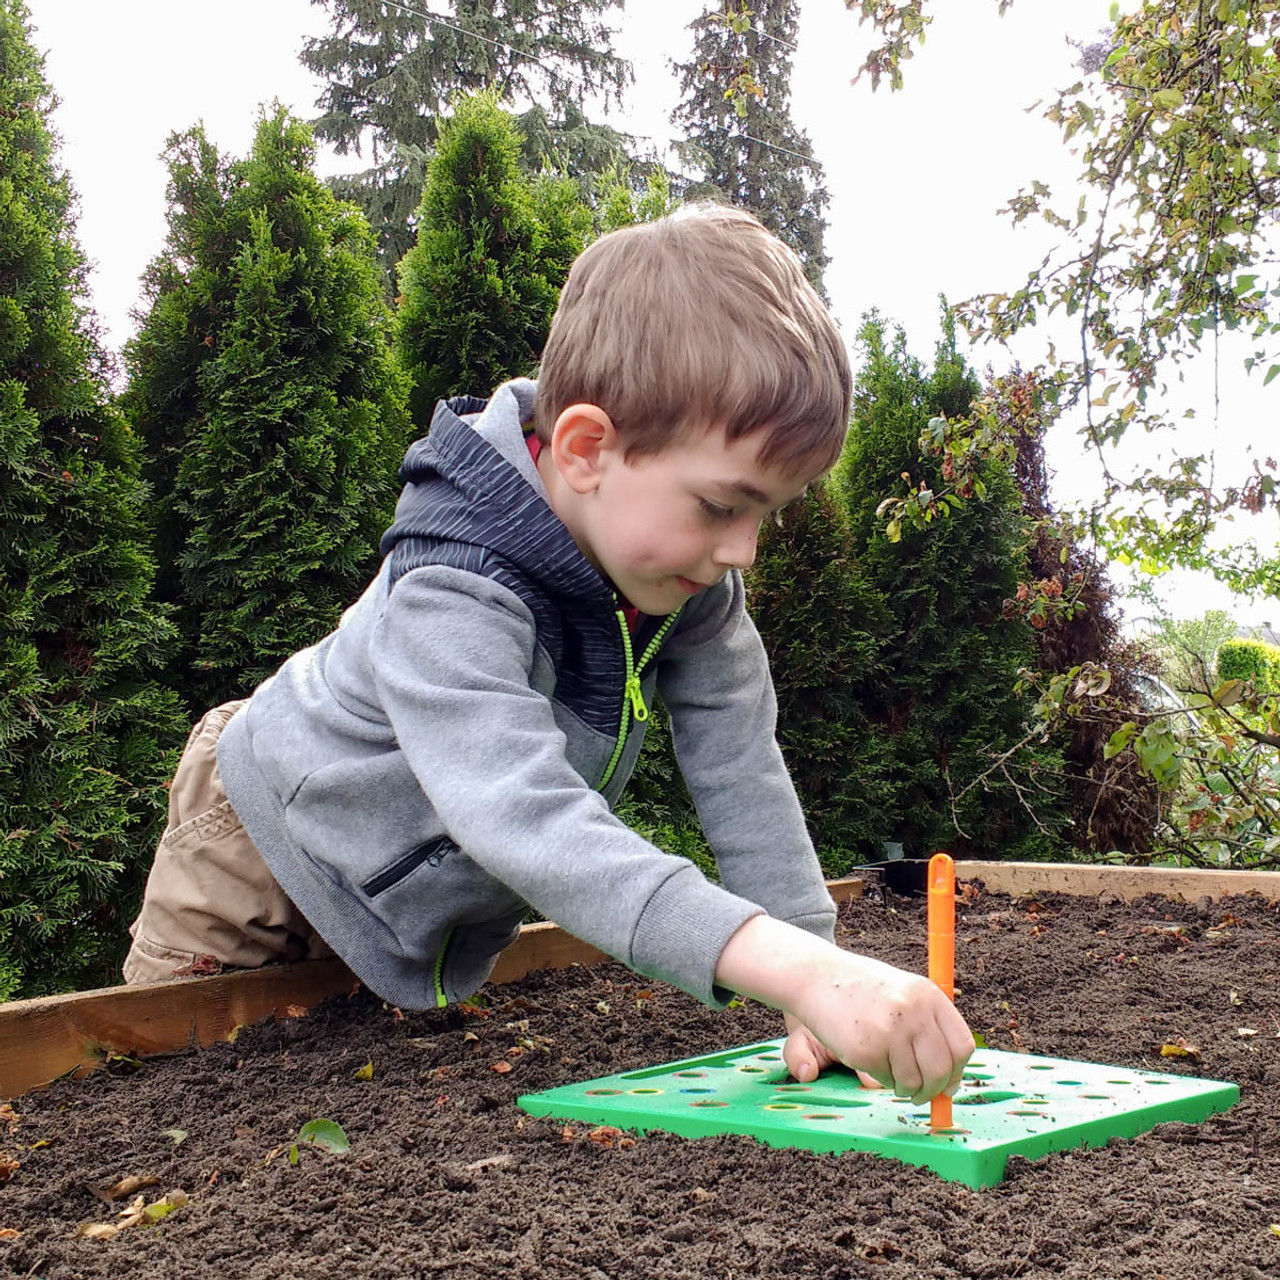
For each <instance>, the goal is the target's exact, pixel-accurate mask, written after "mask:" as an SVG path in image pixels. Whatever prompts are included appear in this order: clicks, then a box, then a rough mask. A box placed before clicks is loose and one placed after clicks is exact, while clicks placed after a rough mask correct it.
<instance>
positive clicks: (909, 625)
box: [836, 316, 1063, 857]
mask: <svg viewBox="0 0 1280 1280" xmlns="http://www.w3.org/2000/svg"><path fill="white" fill-rule="evenodd" d="M860 338H861V342H862V346H863V350H864V354H865V364H864V366H863V369H862V372H861V374H860V376H859V378H858V382H857V387H856V391H855V397H854V418H853V429H852V431H851V434H850V438H849V442H848V445H847V446H846V449H845V452H844V455H843V456H842V458H841V460H840V463H839V466H838V468H837V476H836V487H837V492H838V493H839V495H840V498H841V500H842V502H843V504H844V506H845V510H846V513H847V516H848V520H849V529H850V533H851V535H852V540H853V549H854V552H855V553H856V555H857V557H858V564H859V567H860V569H861V572H862V574H863V575H864V577H865V579H866V581H867V582H868V583H869V584H870V585H871V586H872V587H873V588H874V589H875V590H876V591H877V592H879V593H880V594H881V595H882V596H883V598H884V600H885V603H886V605H887V607H888V609H889V612H890V617H891V625H892V634H891V636H890V638H889V640H888V642H887V644H886V646H885V648H884V649H883V650H882V651H881V655H880V657H881V661H882V663H883V668H884V673H885V681H884V682H883V683H882V684H881V686H880V690H879V694H878V696H877V697H876V698H875V700H874V701H872V700H870V699H869V700H868V701H867V703H866V706H865V714H866V715H867V716H868V718H869V719H870V720H871V721H873V723H874V725H875V731H874V733H872V734H870V735H869V736H868V739H867V745H866V753H865V754H864V755H863V756H861V757H859V758H858V759H857V760H856V761H851V762H850V764H851V769H852V770H853V772H854V775H855V778H858V777H863V776H870V777H873V778H876V779H877V780H881V779H883V783H884V786H885V787H886V788H887V789H888V790H889V792H890V793H891V799H890V800H888V801H887V802H886V804H885V808H884V811H883V814H882V816H881V821H880V824H879V830H878V831H877V832H876V835H878V837H879V838H880V839H882V840H887V841H895V842H900V843H902V844H903V845H904V846H905V847H906V850H907V852H908V854H909V855H915V856H923V855H927V854H930V853H932V852H934V851H935V850H936V849H938V848H950V849H952V850H953V851H955V850H957V849H959V850H961V851H964V852H966V853H971V854H973V855H976V856H990V857H1011V856H1019V855H1020V856H1033V855H1037V856H1042V855H1043V854H1045V853H1047V852H1052V851H1056V850H1057V849H1058V848H1060V845H1059V841H1058V839H1057V837H1056V834H1055V833H1056V831H1057V830H1058V829H1059V828H1060V827H1061V826H1062V824H1063V815H1062V813H1061V811H1060V808H1059V801H1058V797H1057V796H1056V795H1054V794H1051V793H1050V792H1049V791H1047V790H1046V788H1047V787H1048V786H1049V785H1050V783H1051V780H1052V778H1053V776H1054V775H1056V774H1057V773H1058V772H1060V768H1061V764H1060V761H1059V760H1058V759H1057V757H1056V753H1055V752H1052V751H1050V750H1049V749H1047V748H1040V749H1039V750H1038V751H1037V750H1032V749H1031V748H1030V746H1024V747H1023V748H1021V749H1017V750H1014V748H1017V747H1018V744H1019V743H1020V742H1022V741H1023V740H1024V738H1026V736H1027V730H1028V712H1029V707H1028V706H1027V704H1026V702H1025V700H1024V698H1023V697H1022V696H1021V695H1020V694H1019V692H1018V691H1017V689H1016V687H1015V686H1016V685H1017V683H1018V678H1019V671H1020V669H1021V668H1023V667H1024V666H1028V665H1030V664H1031V662H1032V659H1033V649H1032V641H1031V632H1030V629H1029V628H1028V627H1027V625H1026V623H1025V621H1024V620H1022V619H1020V618H1017V617H1007V616H1005V608H1004V606H1005V602H1006V601H1007V600H1009V599H1011V598H1013V597H1015V596H1016V593H1017V587H1018V582H1019V580H1020V578H1022V577H1023V576H1024V574H1025V566H1026V558H1025V548H1026V543H1027V539H1028V530H1027V525H1026V522H1025V521H1024V519H1023V517H1022V513H1021V510H1020V502H1019V495H1018V490H1017V487H1016V485H1015V483H1014V479H1013V476H1012V474H1011V473H1010V470H1009V469H1008V468H1007V467H1005V466H1002V465H1001V464H999V463H995V462H988V463H985V464H983V466H982V468H981V469H980V471H979V472H978V479H979V480H980V482H981V484H982V490H981V492H982V494H983V495H984V496H983V497H982V498H981V500H979V501H974V502H967V503H964V504H962V505H960V506H958V507H957V508H956V509H955V510H954V511H953V512H952V513H951V515H950V516H949V517H948V518H947V519H945V520H940V521H937V522H934V523H932V524H930V525H926V526H924V527H917V526H916V525H913V524H910V523H905V524H904V525H902V526H900V528H899V529H898V530H897V531H896V532H897V534H898V536H897V539H896V540H894V539H893V538H891V536H890V534H889V532H888V530H887V528H886V526H885V524H884V521H883V520H882V519H881V518H880V517H879V515H878V514H877V509H878V507H879V506H880V504H881V502H882V500H883V498H884V495H885V494H887V493H890V492H892V491H893V490H894V488H895V487H897V486H900V483H901V478H902V475H903V473H904V472H906V473H908V474H909V475H910V476H911V481H910V483H911V485H912V486H917V485H918V486H920V487H919V488H918V489H917V490H916V492H918V493H922V494H923V493H932V492H941V491H942V488H943V484H944V481H943V477H942V475H941V470H940V465H939V462H938V460H937V459H935V458H931V457H927V456H926V457H922V456H921V453H922V450H921V436H922V434H924V432H925V430H926V428H927V426H928V423H929V421H930V419H931V418H934V417H935V416H939V415H944V416H953V415H961V414H964V413H965V412H967V410H968V407H969V405H970V403H971V402H972V401H973V399H974V398H975V397H976V396H977V394H978V391H979V389H980V388H979V385H978V382H977V379H976V378H975V377H974V375H973V373H972V372H971V371H970V370H969V369H968V368H967V367H966V366H965V364H964V362H963V360H962V359H961V357H960V356H959V355H958V354H957V352H956V347H955V331H954V325H953V324H952V323H951V322H950V320H949V319H948V322H947V326H946V331H945V333H944V337H943V340H942V341H941V342H940V344H939V346H938V349H937V353H936V359H935V363H934V367H933V369H932V370H931V371H928V372H926V370H925V369H924V368H923V367H922V365H921V364H920V362H919V361H917V360H916V359H914V358H913V357H911V356H910V355H909V354H908V353H907V350H906V341H905V337H904V335H903V334H902V332H901V331H898V332H897V333H896V335H895V337H894V339H893V341H892V344H891V345H889V344H887V343H886V334H885V326H884V324H883V322H882V321H880V320H879V319H878V318H877V317H875V316H872V317H871V318H869V319H868V321H867V322H866V324H865V325H864V327H863V329H862V331H861V334H860ZM1005 752H1011V754H1010V755H1009V756H1008V757H1007V758H1005V759H1001V757H1002V756H1003V753H1005Z"/></svg>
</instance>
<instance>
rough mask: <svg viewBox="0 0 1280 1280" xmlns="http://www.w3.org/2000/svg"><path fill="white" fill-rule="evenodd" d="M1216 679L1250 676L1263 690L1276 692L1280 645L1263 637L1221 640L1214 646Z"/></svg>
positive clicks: (1279, 682)
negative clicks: (1268, 642) (1277, 645)
mask: <svg viewBox="0 0 1280 1280" xmlns="http://www.w3.org/2000/svg"><path fill="white" fill-rule="evenodd" d="M1218 679H1219V680H1252V681H1253V682H1254V683H1255V684H1256V685H1257V686H1258V688H1259V689H1260V690H1262V691H1264V692H1266V693H1276V692H1280V648H1277V647H1276V646H1275V645H1273V644H1267V643H1266V642H1265V641H1263V640H1236V639H1232V640H1224V641H1223V642H1222V644H1220V645H1219V646H1218Z"/></svg>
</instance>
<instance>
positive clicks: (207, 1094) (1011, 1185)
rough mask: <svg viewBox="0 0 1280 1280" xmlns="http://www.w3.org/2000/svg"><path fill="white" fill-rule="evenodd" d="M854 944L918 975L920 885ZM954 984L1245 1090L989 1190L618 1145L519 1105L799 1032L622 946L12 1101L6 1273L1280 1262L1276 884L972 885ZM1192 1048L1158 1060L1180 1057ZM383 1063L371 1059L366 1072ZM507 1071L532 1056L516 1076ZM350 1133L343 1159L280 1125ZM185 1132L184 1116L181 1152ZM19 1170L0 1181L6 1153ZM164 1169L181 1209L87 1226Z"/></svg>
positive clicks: (673, 1270) (1119, 1270)
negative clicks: (1106, 890) (582, 962)
mask: <svg viewBox="0 0 1280 1280" xmlns="http://www.w3.org/2000/svg"><path fill="white" fill-rule="evenodd" d="M840 920H841V924H840V940H841V942H842V944H843V945H846V946H849V947H852V948H854V949H857V950H861V951H864V952H867V953H868V954H871V955H874V956H877V957H879V958H881V959H884V960H887V961H890V962H892V963H895V964H899V965H902V966H903V967H907V968H914V969H922V968H923V966H924V941H923V940H924V936H925V925H924V909H923V905H922V900H919V899H905V898H898V897H894V896H892V895H888V896H883V895H881V893H880V892H879V891H875V892H874V893H873V894H872V896H869V897H868V898H866V899H864V900H862V901H861V902H856V903H850V904H847V905H846V906H844V907H842V909H841V917H840ZM957 981H958V983H959V984H960V986H961V988H962V989H961V990H960V991H959V992H958V993H957V1003H958V1005H959V1007H960V1009H961V1011H962V1012H963V1013H964V1015H965V1016H966V1017H967V1018H968V1020H969V1022H970V1025H971V1026H972V1027H974V1029H975V1030H977V1031H981V1032H982V1033H983V1035H984V1036H985V1038H986V1041H987V1044H988V1046H989V1047H991V1048H999V1049H1013V1050H1027V1051H1034V1052H1038V1053H1044V1054H1049V1055H1055V1056H1061V1057H1067V1058H1076V1059H1082V1060H1087V1061H1093V1062H1101V1063H1107V1064H1111V1065H1119V1066H1130V1067H1136V1068H1142V1067H1145V1068H1147V1069H1153V1068H1156V1069H1160V1070H1166V1071H1185V1072H1186V1073H1187V1074H1191V1075H1199V1076H1207V1077H1211V1078H1215V1079H1225V1080H1233V1081H1235V1082H1236V1083H1238V1084H1239V1086H1240V1091H1241V1100H1240V1103H1239V1104H1238V1106H1236V1107H1235V1108H1233V1109H1232V1110H1231V1111H1229V1112H1227V1113H1225V1114H1222V1115H1218V1116H1214V1117H1212V1118H1210V1119H1209V1120H1207V1121H1206V1122H1204V1123H1203V1124H1200V1125H1195V1126H1192V1125H1184V1124H1165V1125H1161V1126H1159V1127H1158V1128H1156V1129H1155V1130H1153V1131H1152V1132H1150V1133H1147V1134H1144V1135H1142V1136H1141V1137H1139V1138H1136V1139H1134V1140H1131V1141H1113V1142H1111V1143H1110V1144H1109V1145H1108V1146H1106V1147H1103V1148H1100V1149H1096V1150H1084V1149H1080V1150H1075V1151H1070V1152H1063V1153H1058V1154H1054V1155H1051V1156H1048V1157H1045V1158H1043V1159H1040V1160H1036V1161H1027V1160H1023V1159H1020V1158H1017V1157H1015V1158H1014V1159H1012V1160H1011V1161H1010V1163H1009V1167H1008V1171H1007V1176H1006V1179H1005V1181H1004V1182H1003V1183H1001V1184H1000V1185H999V1186H996V1187H992V1188H988V1189H986V1190H982V1191H974V1190H970V1189H969V1188H967V1187H965V1186H963V1185H961V1184H958V1183H951V1182H944V1181H942V1180H941V1179H939V1178H938V1177H936V1176H935V1175H934V1174H932V1173H930V1172H929V1171H927V1170H923V1169H915V1168H909V1167H906V1166H903V1165H900V1164H897V1163H895V1162H893V1161H889V1160H883V1159H879V1158H877V1157H874V1156H870V1155H865V1154H859V1153H848V1154H845V1155H841V1156H829V1155H815V1154H813V1153H810V1152H806V1151H788V1150H777V1149H771V1148H767V1147H764V1146H762V1145H760V1144H759V1143H757V1142H755V1141H754V1140H752V1139H750V1138H746V1137H718V1138H707V1139H702V1140H699V1141H688V1140H685V1139H681V1138H676V1137H671V1136H668V1135H663V1134H659V1133H649V1134H647V1135H641V1136H634V1137H626V1136H623V1135H621V1134H619V1133H616V1132H615V1133H613V1134H610V1133H608V1132H598V1131H597V1132H595V1133H594V1135H593V1134H592V1131H591V1127H590V1126H588V1125H585V1124H569V1125H566V1124H565V1123H564V1122H563V1121H554V1120H535V1119H532V1118H530V1117H528V1116H526V1115H525V1114H524V1113H523V1112H521V1111H520V1110H518V1109H517V1107H516V1106H515V1101H514V1100H515V1097H516V1095H517V1094H519V1093H524V1092H528V1091H534V1090H538V1089H544V1088H549V1087H551V1086H552V1085H556V1084H566V1083H570V1082H573V1081H576V1080H581V1079H586V1078H590V1077H593V1076H598V1075H603V1074H607V1073H610V1072H614V1071H623V1070H630V1069H635V1068H639V1067H642V1066H650V1065H654V1064H656V1063H659V1062H663V1061H667V1060H669V1059H673V1058H679V1057H685V1056H688V1055H691V1054H695V1053H704V1052H708V1051H711V1050H716V1049H724V1048H727V1047H730V1046H735V1045H740V1044H747V1043H750V1042H751V1041H753V1040H758V1039H763V1038H768V1037H772V1036H775V1035H779V1034H781V1027H780V1020H779V1018H778V1016H777V1015H776V1014H774V1013H773V1012H771V1011H770V1010H768V1009H765V1008H762V1007H760V1006H758V1005H753V1004H746V1005H743V1006H742V1007H740V1008H737V1009H732V1010H727V1011H725V1012H722V1013H715V1012H713V1011H711V1010H708V1009H706V1008H704V1007H702V1006H701V1005H699V1004H697V1003H696V1002H695V1001H693V1000H692V999H690V998H689V997H687V996H685V995H683V994H682V993H680V992H677V991H673V990H671V989H670V988H666V987H662V986H660V985H655V984H652V983H648V982H646V981H644V980H642V979H639V978H637V977H636V975H634V974H632V973H630V972H629V971H628V970H626V969H624V968H622V967H621V966H617V965H603V966H600V967H597V968H594V969H570V970H564V971H561V972H559V973H543V974H535V975H532V976H531V977H529V978H527V979H526V980H525V981H523V982H521V983H518V984H513V985H510V986H505V987H494V988H488V989H486V992H485V1004H484V1007H482V1008H479V1009H477V1010H474V1011H470V1010H466V1009H458V1008H452V1009H448V1010H444V1011H440V1012H433V1013H426V1014H406V1015H401V1014H400V1013H399V1012H398V1011H396V1010H393V1009H391V1008H388V1007H387V1006H386V1005H384V1004H382V1003H381V1002H379V1001H378V1000H376V999H374V998H373V997H371V996H369V995H368V994H367V993H363V992H361V993H357V994H356V995H354V996H353V997H351V998H349V999H339V1000H336V1001H331V1002H329V1003H327V1004H325V1005H323V1006H321V1007H319V1008H317V1009H316V1010H314V1011H313V1012H312V1013H311V1014H310V1015H309V1016H307V1017H303V1018H296V1019H290V1020H285V1021H281V1022H270V1023H266V1024H263V1025H260V1026H258V1027H254V1028H249V1029H245V1030H243V1031H241V1033H240V1034H239V1036H238V1038H237V1039H236V1040H235V1042H234V1043H224V1044H218V1045H215V1046H212V1047H210V1048H207V1049H203V1050H192V1051H190V1052H187V1053H184V1054H181V1055H174V1056H169V1057H167V1058H163V1059H149V1060H147V1061H146V1062H144V1063H142V1064H140V1065H136V1064H130V1063H127V1062H117V1063H115V1064H113V1065H112V1066H110V1067H109V1068H108V1069H107V1070H103V1071H99V1072H97V1073H96V1074H94V1075H92V1076H90V1077H89V1078H87V1079H85V1080H82V1081H73V1080H64V1081H61V1082H59V1083H57V1084H55V1085H53V1086H51V1087H49V1088H48V1089H45V1090H41V1091H38V1092H35V1093H32V1094H29V1095H27V1096H26V1097H24V1098H21V1099H18V1100H16V1102H15V1104H14V1112H15V1115H14V1118H13V1119H12V1120H11V1121H10V1123H9V1125H8V1132H7V1133H6V1131H5V1126H4V1123H3V1115H4V1113H3V1112H0V1148H3V1149H5V1150H7V1151H8V1153H9V1156H10V1160H11V1162H12V1161H16V1162H17V1164H18V1168H17V1169H16V1170H13V1171H12V1173H11V1176H10V1177H9V1179H8V1181H7V1183H5V1184H3V1185H0V1232H3V1231H4V1230H6V1229H7V1230H9V1231H14V1230H16V1231H17V1232H19V1234H17V1235H16V1236H10V1237H8V1238H3V1239H0V1274H3V1275H7V1276H23V1277H33V1278H34V1277H43V1278H44V1280H70V1278H71V1277H112V1278H113V1280H118V1278H119V1277H122V1276H128V1277H163V1278H165V1280H172V1278H177V1277H180V1278H182V1280H203V1278H204V1277H217V1278H218V1280H226V1278H227V1277H234V1278H236V1280H240V1278H243V1280H268V1278H276V1277H281V1278H283V1277H301V1276H308V1277H311V1276H330V1275H333V1276H341V1277H343V1280H359V1278H361V1277H378V1278H379V1280H396V1278H399V1277H419V1276H423V1277H425V1276H431V1277H436V1276H438V1277H445V1278H446V1280H455V1278H456V1280H464V1278H465V1280H477V1278H478V1280H487V1278H488V1277H495V1276H504V1277H505V1276H512V1277H515V1276H556V1277H566V1278H581V1280H630V1278H632V1277H636V1278H639V1277H645V1280H737V1278H740V1277H749V1276H758V1277H785V1276H804V1277H815V1278H817V1280H846V1278H849V1277H876V1278H877V1280H921V1278H924V1277H957V1276H962V1277H1001V1278H1004V1277H1013V1276H1020V1277H1028V1278H1035V1277H1049V1276H1053V1277H1070V1278H1074V1277H1085V1276H1092V1277H1104V1278H1106V1280H1119V1278H1121V1277H1142V1278H1143V1280H1160V1278H1162V1277H1163V1280H1191V1278H1192V1277H1194V1278H1195V1280H1202V1278H1203V1277H1206V1276H1222V1277H1230V1278H1231V1280H1253V1278H1255V1277H1256V1278H1258V1280H1261V1278H1262V1277H1275V1276H1277V1275H1280V1226H1273V1225H1272V1224H1280V913H1278V911H1277V908H1276V906H1274V905H1269V904H1267V903H1265V902H1263V901H1262V900H1261V899H1258V898H1243V897H1238V898H1229V899H1225V900H1223V901H1221V902H1218V903H1213V904H1211V903H1209V902H1208V901H1207V900H1205V901H1202V902H1200V903H1190V904H1175V903H1171V902H1169V901H1167V900H1165V899H1145V900H1143V901H1140V902H1138V903H1135V904H1121V903H1114V902H1113V903H1108V902H1107V901H1105V900H1097V899H1085V898H1077V897H1070V898H1067V897H1059V896H1055V895H1045V896H1044V897H1042V898H1041V899H1039V900H1037V901H1032V900H1026V899H1024V900H1020V901H1015V900H1011V899H1009V898H1007V897H1000V896H995V895H987V894H979V895H978V896H976V897H975V898H974V899H973V900H972V901H970V902H967V903H965V904H962V905H961V906H960V908H959V914H958V921H957ZM1179 1043H1181V1044H1183V1045H1185V1046H1190V1047H1191V1048H1193V1049H1194V1050H1196V1052H1194V1053H1192V1054H1190V1055H1189V1056H1186V1057H1165V1056H1161V1053H1160V1049H1161V1046H1162V1045H1166V1044H1179ZM370 1063H371V1064H372V1068H373V1071H372V1078H371V1079H368V1080H361V1079H359V1078H357V1075H356V1072H357V1071H358V1069H359V1068H361V1067H364V1066H365V1065H366V1064H370ZM497 1067H503V1068H506V1067H509V1068H510V1070H497V1069H495V1068H497ZM317 1117H325V1118H329V1119H332V1120H335V1121H337V1122H338V1123H340V1124H341V1125H342V1127H343V1128H344V1130H345V1131H346V1133H347V1135H348V1137H349V1138H350V1141H351V1146H350V1149H349V1151H347V1152H346V1153H345V1154H342V1155H332V1154H329V1153H327V1152H325V1151H322V1150H319V1149H315V1148H310V1147H305V1146H304V1147H303V1148H302V1149H301V1150H300V1152H299V1158H298V1161H297V1163H296V1164H294V1163H291V1161H290V1159H289V1153H288V1144H289V1143H290V1141H291V1140H292V1139H293V1138H294V1137H295V1136H296V1135H297V1133H298V1129H299V1127H300V1126H301V1125H302V1124H303V1123H304V1122H306V1121H308V1120H310V1119H313V1118H317ZM165 1130H183V1131H185V1133H186V1137H185V1138H184V1139H183V1140H182V1141H181V1142H178V1143H175V1141H174V1137H173V1136H166V1134H165V1132H164V1131H165ZM3 1167H4V1166H3V1161H0V1168H3ZM135 1174H136V1175H143V1174H147V1175H151V1176H154V1177H155V1178H156V1179H157V1182H156V1184H155V1185H154V1186H151V1187H149V1188H147V1189H146V1191H145V1192H144V1194H145V1195H146V1196H147V1199H148V1201H151V1200H154V1199H156V1198H158V1197H159V1195H160V1194H162V1193H163V1192H166V1191H169V1190H171V1189H175V1188H181V1189H182V1190H183V1191H185V1192H186V1194H187V1196H188V1197H189V1203H188V1204H187V1205H186V1206H185V1207H184V1208H181V1209H179V1210H177V1211H176V1212H174V1213H173V1214H172V1215H171V1216H169V1217H166V1218H164V1219H163V1220H162V1221H160V1222H158V1223H156V1224H155V1225H153V1226H148V1227H142V1226H139V1227H136V1228H133V1229H130V1230H126V1231H123V1232H121V1233H120V1234H119V1235H118V1236H116V1237H115V1238H114V1239H110V1240H104V1239H91V1238H78V1237H77V1235H76V1230H77V1227H78V1226H79V1225H80V1224H82V1223H86V1222H108V1221H111V1220H112V1218H113V1217H114V1215H115V1213H116V1212H117V1210H118V1209H119V1208H120V1207H121V1205H122V1204H123V1203H125V1202H126V1200H127V1197H126V1198H125V1199H122V1200H119V1201H116V1202H115V1203H112V1204H110V1205H108V1204H107V1203H104V1202H103V1201H102V1200H101V1199H100V1198H97V1197H96V1196H95V1195H94V1193H93V1191H92V1190H91V1189H90V1188H97V1189H98V1191H99V1192H101V1191H102V1188H103V1187H105V1186H110V1185H111V1184H114V1183H116V1182H117V1181H118V1180H119V1179H121V1178H123V1177H125V1176H127V1175H135Z"/></svg>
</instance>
